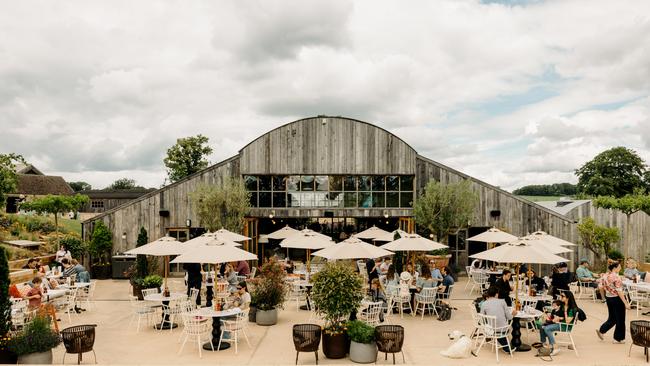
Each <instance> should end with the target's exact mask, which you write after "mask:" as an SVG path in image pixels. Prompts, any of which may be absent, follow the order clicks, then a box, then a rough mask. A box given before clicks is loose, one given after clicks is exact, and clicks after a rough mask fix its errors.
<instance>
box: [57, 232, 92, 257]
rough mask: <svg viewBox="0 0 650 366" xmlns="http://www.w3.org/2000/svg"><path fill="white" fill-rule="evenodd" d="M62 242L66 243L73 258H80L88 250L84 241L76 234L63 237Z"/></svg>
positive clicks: (62, 243)
mask: <svg viewBox="0 0 650 366" xmlns="http://www.w3.org/2000/svg"><path fill="white" fill-rule="evenodd" d="M60 244H61V245H65V248H66V249H67V250H69V251H70V255H72V258H80V257H81V255H82V254H83V253H84V252H85V251H86V246H85V245H84V242H83V241H82V240H81V239H80V238H78V237H76V236H72V235H68V236H66V237H64V238H63V239H61V241H60Z"/></svg>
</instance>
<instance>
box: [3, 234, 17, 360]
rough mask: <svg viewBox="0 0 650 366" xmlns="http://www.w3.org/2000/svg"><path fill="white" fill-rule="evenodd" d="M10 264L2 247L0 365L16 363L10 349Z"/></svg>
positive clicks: (14, 355)
mask: <svg viewBox="0 0 650 366" xmlns="http://www.w3.org/2000/svg"><path fill="white" fill-rule="evenodd" d="M9 283H10V281H9V262H8V260H7V252H6V249H5V248H3V247H0V364H7V363H9V364H11V363H16V354H15V353H13V352H12V351H11V350H9V348H8V342H9V341H10V340H11V339H10V337H9V331H10V330H11V300H10V299H9Z"/></svg>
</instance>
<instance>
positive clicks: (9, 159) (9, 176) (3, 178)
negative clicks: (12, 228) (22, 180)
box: [0, 154, 25, 208]
mask: <svg viewBox="0 0 650 366" xmlns="http://www.w3.org/2000/svg"><path fill="white" fill-rule="evenodd" d="M16 163H23V164H25V159H23V157H22V156H21V155H17V154H0V208H2V207H4V205H5V203H6V202H7V196H6V195H7V193H12V192H15V191H16V184H17V183H18V180H17V178H16Z"/></svg>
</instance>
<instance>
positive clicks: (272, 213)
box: [269, 210, 275, 219]
mask: <svg viewBox="0 0 650 366" xmlns="http://www.w3.org/2000/svg"><path fill="white" fill-rule="evenodd" d="M274 217H275V210H271V213H270V214H269V219H273V218H274Z"/></svg>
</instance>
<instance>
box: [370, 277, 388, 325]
mask: <svg viewBox="0 0 650 366" xmlns="http://www.w3.org/2000/svg"><path fill="white" fill-rule="evenodd" d="M368 295H369V296H370V299H371V300H372V302H381V303H382V304H383V305H382V309H383V310H382V311H381V312H380V313H379V321H380V322H383V321H384V313H385V312H386V311H387V310H388V303H387V301H386V292H385V291H384V287H383V286H382V285H381V282H380V281H379V279H378V278H375V279H373V280H372V281H371V282H370V289H369V290H368Z"/></svg>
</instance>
